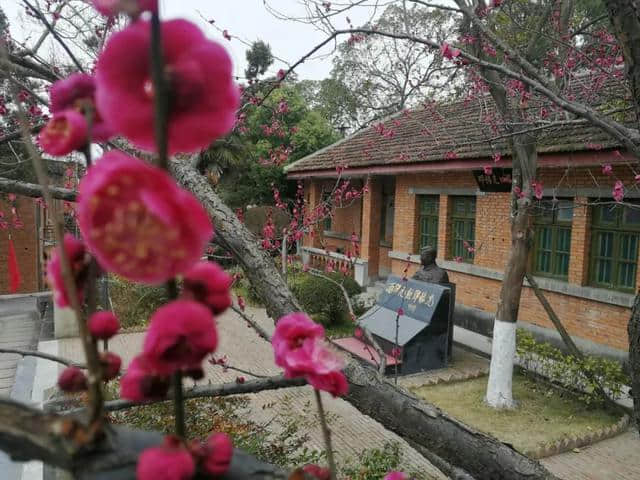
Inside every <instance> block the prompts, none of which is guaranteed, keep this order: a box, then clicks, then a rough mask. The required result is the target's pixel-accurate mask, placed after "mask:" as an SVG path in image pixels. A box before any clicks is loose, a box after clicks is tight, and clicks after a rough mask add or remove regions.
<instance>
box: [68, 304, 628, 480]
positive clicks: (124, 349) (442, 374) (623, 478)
mask: <svg viewBox="0 0 640 480" xmlns="http://www.w3.org/2000/svg"><path fill="white" fill-rule="evenodd" d="M250 311H251V313H253V314H254V315H255V318H256V320H258V321H259V323H260V324H261V325H262V326H263V327H265V328H266V329H267V330H268V331H271V330H272V329H273V325H272V323H271V322H270V321H269V320H268V319H266V318H265V315H264V311H263V310H259V309H254V310H250ZM218 322H219V333H220V337H221V338H220V348H219V350H218V355H227V356H228V357H229V363H230V364H231V365H233V366H236V367H239V368H242V369H246V370H250V371H252V372H254V373H257V374H260V375H274V374H277V373H279V369H278V367H276V366H275V365H274V364H273V357H272V352H271V348H270V345H268V344H267V343H266V342H264V341H263V340H261V339H260V338H259V337H258V336H257V335H255V334H254V332H253V331H252V330H251V329H249V328H248V327H247V326H246V325H245V324H244V322H243V321H242V320H241V319H240V318H239V317H238V316H236V315H235V314H233V313H228V314H225V315H223V316H222V317H220V318H219V320H218ZM143 338H144V334H143V333H131V334H124V335H119V336H117V337H116V339H114V341H113V342H112V345H111V349H112V350H114V351H115V352H117V353H118V354H120V355H121V356H122V357H123V361H124V364H125V365H126V364H127V363H128V362H129V361H130V359H131V358H132V357H133V356H134V355H135V354H137V353H138V352H139V351H140V350H141V346H142V341H143ZM58 352H59V354H60V355H61V356H64V357H67V358H71V359H74V360H77V361H81V360H82V352H81V347H80V344H79V342H78V340H77V339H63V340H60V341H59V342H58ZM454 353H455V355H454V362H453V364H452V365H451V367H450V368H447V369H442V370H437V371H432V372H428V373H424V374H416V375H410V376H406V377H402V378H401V380H400V384H401V385H403V386H405V387H409V386H412V385H419V384H425V383H431V382H434V381H435V380H436V379H444V380H449V379H453V380H455V379H461V377H462V378H464V377H472V376H478V375H482V374H485V373H486V372H487V370H488V361H487V360H486V359H485V358H482V357H479V356H477V355H474V354H471V353H469V352H467V351H464V350H458V349H456V350H454ZM236 376H237V374H236V373H234V372H231V371H228V372H226V373H225V372H223V371H222V369H221V368H219V367H215V366H211V365H207V366H206V378H205V380H203V382H204V383H206V382H212V383H218V382H224V381H233V380H234V379H235V377H236ZM249 397H250V399H251V407H252V409H251V415H252V419H254V420H256V421H258V422H261V421H264V422H266V421H269V420H270V419H271V418H273V415H274V408H275V409H280V410H282V409H283V408H286V409H288V411H290V412H291V413H292V414H294V415H298V416H299V418H300V420H301V422H305V424H307V423H310V424H311V425H315V424H316V423H314V412H315V409H314V407H313V396H312V394H311V391H310V389H309V388H308V387H300V388H292V389H287V390H280V391H273V392H261V393H258V394H253V395H250V396H249ZM326 402H327V410H328V412H329V414H330V417H331V418H332V422H331V428H332V431H333V437H334V442H335V445H334V447H335V449H336V451H337V456H338V460H339V461H340V460H344V459H346V458H353V459H357V458H358V456H359V455H360V454H361V452H362V451H363V450H364V449H368V448H380V447H382V445H383V444H384V442H385V441H389V440H391V441H397V442H399V443H400V445H401V447H402V450H403V451H404V461H403V467H404V468H406V469H408V470H413V471H422V472H424V473H425V475H426V476H427V478H434V479H443V478H446V477H444V475H442V474H441V473H440V472H439V471H438V470H436V469H435V468H434V467H433V466H432V465H431V464H429V463H428V462H427V461H426V460H425V459H424V458H423V457H422V456H421V455H419V454H418V453H417V452H416V451H415V450H414V449H412V448H411V447H410V446H409V445H408V444H407V443H406V442H404V441H403V440H402V439H401V438H400V437H398V436H397V435H395V434H394V433H392V432H390V431H388V430H386V429H385V428H384V427H383V426H382V425H380V424H379V423H377V422H376V421H374V420H372V419H371V418H369V417H366V416H365V415H362V414H361V413H360V412H359V411H358V410H356V409H355V408H354V407H353V406H351V405H350V404H349V403H347V402H345V401H343V400H340V399H331V398H329V397H327V399H326ZM309 434H310V437H311V438H310V442H309V444H308V445H307V446H308V447H309V448H322V445H323V443H322V437H321V432H320V429H319V427H311V430H310V432H309ZM542 463H543V464H544V465H545V466H546V467H547V468H549V469H550V470H551V471H552V472H553V473H554V474H556V475H557V476H559V477H560V478H563V479H564V480H631V479H634V480H635V479H640V438H639V437H638V434H637V433H633V432H631V431H629V432H626V433H624V434H622V435H619V436H617V437H615V438H612V439H608V440H604V441H602V442H599V443H596V444H594V445H592V446H589V447H584V448H582V449H580V450H579V452H577V453H576V452H569V453H564V454H560V455H556V456H554V457H550V458H546V459H544V460H542Z"/></svg>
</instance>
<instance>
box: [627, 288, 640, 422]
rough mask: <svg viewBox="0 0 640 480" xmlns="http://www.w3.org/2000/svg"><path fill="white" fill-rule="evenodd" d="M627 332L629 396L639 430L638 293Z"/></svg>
mask: <svg viewBox="0 0 640 480" xmlns="http://www.w3.org/2000/svg"><path fill="white" fill-rule="evenodd" d="M627 329H628V332H629V371H630V372H631V396H632V397H633V419H634V421H635V424H636V428H637V429H638V431H640V294H638V295H636V299H635V301H634V302H633V309H632V310H631V318H630V319H629V325H628V327H627Z"/></svg>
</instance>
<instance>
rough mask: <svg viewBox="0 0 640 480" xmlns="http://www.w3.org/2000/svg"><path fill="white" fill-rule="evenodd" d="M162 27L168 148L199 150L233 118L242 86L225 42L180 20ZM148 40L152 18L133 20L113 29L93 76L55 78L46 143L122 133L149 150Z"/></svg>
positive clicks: (125, 2)
mask: <svg viewBox="0 0 640 480" xmlns="http://www.w3.org/2000/svg"><path fill="white" fill-rule="evenodd" d="M94 5H96V7H97V8H98V9H99V10H100V11H101V12H103V13H105V14H109V15H112V14H116V13H119V12H121V11H127V13H130V11H129V10H132V9H137V11H138V12H139V11H142V10H148V11H157V1H153V0H151V1H144V2H143V1H141V0H139V1H135V0H95V1H94ZM161 32H162V37H163V45H164V46H165V47H164V51H163V56H164V61H165V77H166V83H167V84H168V85H167V87H168V94H169V96H170V97H171V102H170V105H169V115H168V149H169V153H170V154H174V153H178V152H194V151H198V150H200V149H202V148H205V147H207V146H208V145H209V144H210V143H211V142H212V141H213V140H215V139H216V138H218V137H220V136H221V135H224V134H225V133H227V132H228V131H229V130H230V129H231V128H232V127H233V126H234V124H235V122H236V119H235V117H236V115H235V113H236V109H237V107H238V103H239V91H238V88H237V86H236V85H235V84H234V83H233V79H232V72H231V68H232V67H231V59H230V57H229V55H228V54H227V52H226V51H225V50H224V48H223V47H222V46H220V45H219V44H217V43H215V42H212V41H211V40H209V39H207V38H206V37H205V35H204V34H203V33H202V31H200V29H199V28H198V27H196V26H195V25H194V24H192V23H190V22H187V21H185V20H170V21H165V22H162V24H161ZM150 46H151V29H150V22H149V21H146V20H142V19H140V20H137V21H133V22H132V23H130V24H129V26H128V27H126V28H125V29H123V30H122V31H120V32H117V33H115V34H113V35H111V37H110V38H109V40H108V41H107V43H106V45H105V47H104V49H103V51H102V52H101V54H100V56H99V58H98V62H97V65H96V71H95V76H91V75H87V74H82V73H76V74H72V75H70V76H69V77H67V78H65V79H63V80H60V81H58V82H56V83H55V84H54V85H53V86H52V88H51V108H50V109H51V113H52V114H53V117H52V118H51V120H50V121H49V122H48V123H47V125H45V127H44V128H43V129H42V131H41V133H40V135H39V137H38V138H39V143H40V145H41V147H42V148H43V150H44V151H45V152H47V153H50V154H52V155H66V154H68V153H70V152H72V151H74V150H82V149H84V148H86V146H87V144H88V143H89V142H91V141H106V140H108V139H109V138H110V137H111V136H113V135H123V136H125V137H126V138H127V139H128V140H129V141H130V142H131V143H133V144H134V145H135V146H137V147H139V148H141V149H144V150H148V151H154V150H155V133H154V128H153V125H154V122H153V115H154V95H155V92H154V88H153V83H152V80H151V59H150V55H149V51H150ZM211 85H215V88H211ZM123 106H126V108H123Z"/></svg>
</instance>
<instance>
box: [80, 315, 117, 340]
mask: <svg viewBox="0 0 640 480" xmlns="http://www.w3.org/2000/svg"><path fill="white" fill-rule="evenodd" d="M88 327H89V333H90V334H91V336H92V337H93V338H99V339H101V340H108V339H110V338H111V337H113V336H114V335H115V334H116V333H118V330H120V322H119V321H118V318H117V317H116V316H115V314H114V313H113V312H111V311H104V312H96V313H94V314H93V315H91V317H90V318H89V322H88Z"/></svg>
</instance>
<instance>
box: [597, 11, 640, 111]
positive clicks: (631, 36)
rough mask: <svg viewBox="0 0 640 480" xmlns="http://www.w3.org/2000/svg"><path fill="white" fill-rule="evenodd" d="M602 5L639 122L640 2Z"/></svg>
mask: <svg viewBox="0 0 640 480" xmlns="http://www.w3.org/2000/svg"><path fill="white" fill-rule="evenodd" d="M604 3H605V5H606V7H607V12H608V13H609V20H610V21H611V25H612V26H613V31H614V33H615V35H616V38H617V40H618V44H619V45H620V47H621V49H622V55H623V56H624V65H625V68H626V74H627V80H629V83H630V85H631V93H632V95H633V98H634V99H635V107H636V121H639V122H640V2H638V0H604Z"/></svg>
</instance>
